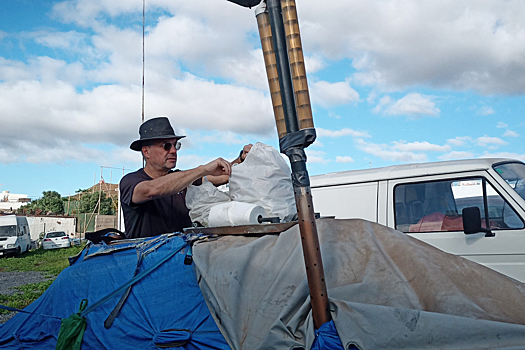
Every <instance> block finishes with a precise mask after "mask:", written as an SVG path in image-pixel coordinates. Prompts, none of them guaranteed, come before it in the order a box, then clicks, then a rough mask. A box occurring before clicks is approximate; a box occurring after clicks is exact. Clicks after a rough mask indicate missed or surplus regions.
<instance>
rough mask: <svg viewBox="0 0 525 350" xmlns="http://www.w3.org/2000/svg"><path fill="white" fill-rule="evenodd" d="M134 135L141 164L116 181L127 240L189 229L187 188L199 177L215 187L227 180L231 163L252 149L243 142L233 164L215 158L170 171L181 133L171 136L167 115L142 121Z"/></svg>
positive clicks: (242, 158)
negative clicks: (184, 168) (136, 134)
mask: <svg viewBox="0 0 525 350" xmlns="http://www.w3.org/2000/svg"><path fill="white" fill-rule="evenodd" d="M139 134H140V139H139V140H136V141H134V142H133V143H132V144H131V145H130V148H131V149H132V150H134V151H139V152H142V155H143V157H144V160H145V162H146V165H145V166H144V168H142V169H139V170H138V171H136V172H133V173H130V174H127V175H126V176H124V177H123V178H122V180H121V181H120V198H121V204H122V211H123V213H124V225H125V231H126V238H137V237H150V236H156V235H159V234H163V233H170V232H179V231H182V229H183V228H185V227H191V226H192V223H191V220H190V217H189V210H188V208H187V207H186V203H185V197H186V188H187V187H188V186H189V185H190V184H192V183H195V184H197V185H199V184H200V183H201V179H202V178H203V177H204V176H207V178H208V180H209V181H210V182H212V183H213V184H214V185H216V186H218V185H221V184H224V183H226V182H228V179H229V176H230V175H231V167H232V164H233V163H241V162H242V161H244V158H245V157H246V155H247V154H248V152H249V151H250V148H251V145H246V146H244V148H243V150H242V151H241V153H240V155H239V157H238V158H237V159H236V160H234V161H233V162H232V163H230V162H228V161H226V160H224V159H223V158H217V159H215V160H214V161H212V162H210V163H208V164H204V165H200V166H198V167H196V168H193V169H189V170H185V171H172V170H171V169H173V168H175V165H176V164H177V151H178V150H179V149H180V142H179V140H180V139H181V138H183V137H185V136H178V135H176V134H175V132H174V131H173V128H172V127H171V124H170V122H169V120H168V118H166V117H159V118H153V119H149V120H148V121H146V122H144V123H143V124H142V125H141V126H140V128H139Z"/></svg>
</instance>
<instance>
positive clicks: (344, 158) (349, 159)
mask: <svg viewBox="0 0 525 350" xmlns="http://www.w3.org/2000/svg"><path fill="white" fill-rule="evenodd" d="M335 161H336V162H337V163H353V162H354V159H353V158H352V157H350V156H337V157H335Z"/></svg>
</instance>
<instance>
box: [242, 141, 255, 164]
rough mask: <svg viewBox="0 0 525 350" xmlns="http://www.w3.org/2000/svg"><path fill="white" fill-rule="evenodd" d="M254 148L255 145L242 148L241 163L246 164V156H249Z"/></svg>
mask: <svg viewBox="0 0 525 350" xmlns="http://www.w3.org/2000/svg"><path fill="white" fill-rule="evenodd" d="M252 147H253V145H252V144H251V143H249V144H247V145H246V146H244V147H243V148H242V152H241V154H240V156H239V158H240V161H241V163H242V162H244V160H245V159H246V156H247V155H248V153H250V150H251V149H252Z"/></svg>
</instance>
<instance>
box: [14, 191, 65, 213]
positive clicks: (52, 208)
mask: <svg viewBox="0 0 525 350" xmlns="http://www.w3.org/2000/svg"><path fill="white" fill-rule="evenodd" d="M21 209H22V211H23V212H26V213H28V214H40V213H44V214H47V213H49V212H51V213H53V214H63V213H64V202H63V201H62V196H60V193H58V192H57V191H44V192H42V198H40V199H37V200H34V201H32V202H31V203H29V204H27V205H25V206H23V207H22V208H21Z"/></svg>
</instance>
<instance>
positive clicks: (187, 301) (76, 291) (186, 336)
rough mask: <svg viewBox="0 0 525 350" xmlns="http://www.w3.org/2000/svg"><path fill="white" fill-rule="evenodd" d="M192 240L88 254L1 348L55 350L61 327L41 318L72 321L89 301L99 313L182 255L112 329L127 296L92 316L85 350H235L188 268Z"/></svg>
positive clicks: (1, 337) (131, 301)
mask: <svg viewBox="0 0 525 350" xmlns="http://www.w3.org/2000/svg"><path fill="white" fill-rule="evenodd" d="M185 239H187V237H181V236H173V235H171V236H168V235H163V236H159V237H155V238H151V239H146V240H139V241H133V242H129V243H124V244H119V245H117V246H116V247H112V246H108V245H105V244H100V245H90V246H88V247H87V248H86V249H84V251H83V252H82V253H81V255H80V256H79V258H78V259H77V260H76V261H75V262H74V263H73V264H72V265H71V266H70V267H68V268H66V269H65V270H64V271H63V272H62V273H61V274H60V275H59V276H58V277H57V279H56V280H55V281H54V282H53V284H52V285H51V286H50V287H49V289H48V290H47V291H46V292H45V293H44V294H43V295H42V296H41V297H40V298H39V299H38V300H36V301H35V302H33V303H32V304H31V305H29V306H28V307H27V308H26V309H25V310H26V311H31V312H34V313H35V314H32V315H29V314H24V313H18V314H17V315H16V316H15V317H13V318H12V319H11V320H10V321H8V322H7V323H6V324H4V325H2V326H0V347H1V348H2V349H25V348H28V347H34V348H38V349H54V348H55V345H56V340H57V337H58V332H59V329H60V320H59V319H56V318H50V317H45V316H38V315H36V314H40V315H51V316H55V317H59V318H67V317H69V316H70V315H71V314H73V313H76V312H77V311H78V307H79V305H80V302H81V301H82V299H88V302H89V304H88V306H89V305H93V304H94V303H96V302H97V301H99V300H100V299H102V298H103V297H105V296H107V295H108V294H110V293H111V292H112V291H114V290H115V289H117V288H118V287H120V286H122V285H124V284H125V283H126V282H127V281H129V280H130V279H131V278H132V277H133V276H134V275H136V274H138V273H140V272H142V271H144V270H146V269H148V268H149V267H151V266H153V265H155V263H157V262H158V261H159V260H160V259H162V258H164V257H166V256H167V255H168V254H169V253H170V252H173V251H174V250H179V252H178V253H177V254H175V255H174V256H173V257H172V258H170V259H169V260H168V261H166V262H165V263H163V264H161V265H160V266H159V267H157V268H156V269H154V270H153V271H152V272H151V273H150V274H148V275H147V276H145V277H144V278H142V279H141V280H139V281H138V282H137V283H135V284H134V285H133V287H132V288H131V292H130V294H129V296H128V298H127V299H126V301H125V302H124V304H123V306H122V308H121V310H120V312H119V314H118V315H117V317H116V318H115V320H114V322H113V324H112V325H111V326H110V327H109V328H108V329H106V328H105V327H104V321H105V320H106V318H107V317H108V315H109V314H110V313H111V311H112V310H113V309H114V308H115V306H116V305H117V303H118V302H119V299H120V298H121V296H122V294H123V293H119V294H117V295H116V296H114V297H113V298H111V299H110V300H108V301H107V302H106V303H104V304H102V305H101V306H100V307H98V308H96V309H95V310H93V311H92V312H90V313H89V314H87V315H86V319H87V324H88V327H87V330H86V332H85V334H84V340H83V343H82V349H83V350H86V349H97V350H99V349H119V350H124V349H158V348H159V347H167V345H169V346H170V347H171V348H173V346H175V349H185V350H204V349H230V347H229V346H228V345H227V343H226V341H225V340H224V338H223V336H222V335H221V333H220V331H219V329H218V328H217V326H216V324H215V321H214V320H213V318H212V317H211V315H210V312H209V310H208V307H207V306H206V303H205V301H204V298H203V296H202V294H201V291H200V288H199V285H198V284H197V280H196V277H195V272H194V268H193V265H192V264H190V265H185V264H184V258H185V257H186V252H187V249H188V247H189V245H188V244H187V242H186V241H185ZM140 256H142V259H139V257H140ZM177 345H179V346H177Z"/></svg>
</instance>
